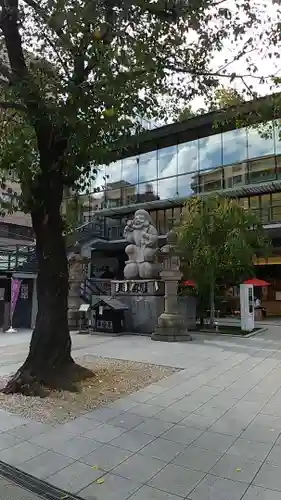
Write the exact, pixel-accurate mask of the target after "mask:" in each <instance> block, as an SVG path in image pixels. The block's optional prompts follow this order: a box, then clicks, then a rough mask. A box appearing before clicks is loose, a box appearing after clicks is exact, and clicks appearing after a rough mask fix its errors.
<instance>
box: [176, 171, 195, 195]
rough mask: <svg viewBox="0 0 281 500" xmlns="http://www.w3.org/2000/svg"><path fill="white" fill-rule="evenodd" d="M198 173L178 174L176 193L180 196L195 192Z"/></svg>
mask: <svg viewBox="0 0 281 500" xmlns="http://www.w3.org/2000/svg"><path fill="white" fill-rule="evenodd" d="M197 184H198V174H186V175H180V176H179V178H178V195H179V196H180V197H182V198H184V197H188V196H191V195H193V194H195V193H197V192H198V191H197Z"/></svg>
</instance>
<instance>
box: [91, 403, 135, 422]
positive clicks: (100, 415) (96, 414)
mask: <svg viewBox="0 0 281 500" xmlns="http://www.w3.org/2000/svg"><path fill="white" fill-rule="evenodd" d="M121 401H122V400H121ZM116 403H117V402H116ZM133 406H134V405H133ZM124 411H125V410H122V409H120V408H118V407H117V405H116V407H115V408H114V407H109V408H99V409H98V410H93V411H90V412H88V413H85V414H84V415H83V416H84V418H90V419H91V418H92V419H94V420H98V421H100V422H107V421H108V420H111V419H112V418H114V417H118V415H121V413H124Z"/></svg>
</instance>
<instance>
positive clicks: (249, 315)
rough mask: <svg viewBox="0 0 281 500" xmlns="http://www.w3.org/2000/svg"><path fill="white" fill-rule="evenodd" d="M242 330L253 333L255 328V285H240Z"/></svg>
mask: <svg viewBox="0 0 281 500" xmlns="http://www.w3.org/2000/svg"><path fill="white" fill-rule="evenodd" d="M240 313H241V330H243V331H244V332H252V331H253V330H254V328H255V306H254V287H253V285H245V284H243V285H240Z"/></svg>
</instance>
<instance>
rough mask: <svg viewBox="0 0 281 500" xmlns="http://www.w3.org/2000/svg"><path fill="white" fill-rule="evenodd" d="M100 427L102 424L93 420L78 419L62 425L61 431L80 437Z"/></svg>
mask: <svg viewBox="0 0 281 500" xmlns="http://www.w3.org/2000/svg"><path fill="white" fill-rule="evenodd" d="M99 425H101V422H100V421H98V420H94V419H93V418H86V417H78V418H75V419H74V420H70V422H67V423H66V424H63V425H60V429H61V430H63V431H66V432H70V433H73V434H75V435H80V434H84V433H85V432H87V431H90V430H91V429H94V428H95V427H98V426H99Z"/></svg>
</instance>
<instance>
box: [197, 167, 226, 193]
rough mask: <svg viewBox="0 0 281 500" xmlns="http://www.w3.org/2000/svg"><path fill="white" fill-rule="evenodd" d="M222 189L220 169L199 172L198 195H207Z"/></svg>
mask: <svg viewBox="0 0 281 500" xmlns="http://www.w3.org/2000/svg"><path fill="white" fill-rule="evenodd" d="M220 189H222V168H217V169H215V170H210V171H209V172H201V174H200V193H209V192H212V191H218V190H220Z"/></svg>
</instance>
